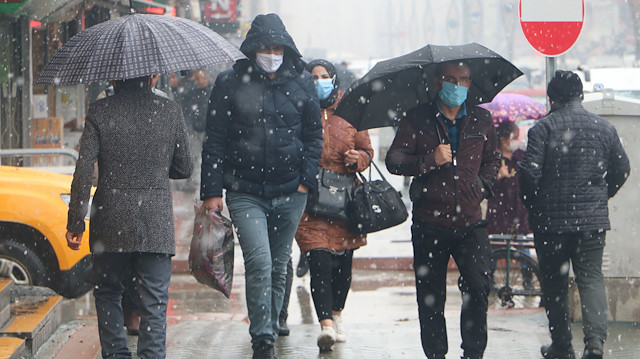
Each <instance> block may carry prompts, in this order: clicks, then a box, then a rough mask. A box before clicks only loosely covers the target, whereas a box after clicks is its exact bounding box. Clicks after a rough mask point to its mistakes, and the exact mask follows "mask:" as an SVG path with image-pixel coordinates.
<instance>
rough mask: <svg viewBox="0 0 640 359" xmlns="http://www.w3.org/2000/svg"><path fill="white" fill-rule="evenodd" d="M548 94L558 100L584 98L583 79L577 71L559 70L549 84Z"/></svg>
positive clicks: (565, 100) (566, 100) (550, 97)
mask: <svg viewBox="0 0 640 359" xmlns="http://www.w3.org/2000/svg"><path fill="white" fill-rule="evenodd" d="M547 96H549V99H551V100H554V101H557V102H568V101H570V100H572V99H576V98H580V99H583V98H584V94H583V92H582V81H581V80H580V77H579V76H578V75H577V74H576V73H575V72H571V71H563V70H557V71H556V74H555V76H554V77H553V78H552V79H551V81H549V85H548V86H547Z"/></svg>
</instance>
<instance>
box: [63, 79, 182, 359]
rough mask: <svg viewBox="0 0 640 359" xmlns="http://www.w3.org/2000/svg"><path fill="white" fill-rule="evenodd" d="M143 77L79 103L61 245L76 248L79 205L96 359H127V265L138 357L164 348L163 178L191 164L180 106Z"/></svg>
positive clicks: (170, 243)
mask: <svg viewBox="0 0 640 359" xmlns="http://www.w3.org/2000/svg"><path fill="white" fill-rule="evenodd" d="M149 84H150V77H149V76H146V77H141V78H135V79H128V80H122V81H114V82H113V86H114V90H115V94H114V95H112V96H108V97H106V98H104V99H101V100H98V101H95V102H94V103H92V104H91V105H90V106H89V110H88V112H87V117H86V121H85V128H84V131H83V133H82V138H81V140H80V153H79V158H78V161H77V162H76V168H75V172H74V174H73V181H72V183H71V200H70V204H69V214H68V222H67V233H66V239H67V245H68V246H69V248H71V249H72V250H78V249H79V247H80V243H81V241H82V237H83V233H84V231H85V222H84V218H85V216H86V215H87V211H88V210H89V196H90V193H91V187H92V176H93V173H94V165H95V163H96V162H97V164H98V167H99V171H98V185H97V189H96V191H95V194H94V197H93V205H92V206H91V220H90V242H89V246H90V248H91V255H92V261H93V268H92V273H91V279H92V281H93V282H94V284H95V287H94V290H93V296H94V298H95V306H96V312H97V317H98V332H99V335H100V344H101V347H102V357H103V358H116V357H117V358H130V357H131V353H130V351H129V348H128V347H127V339H126V334H125V331H124V330H123V329H122V323H123V322H124V317H123V310H122V304H121V300H122V296H123V291H124V282H125V281H126V280H127V278H129V277H128V276H129V275H130V271H131V273H133V276H135V278H136V289H137V295H138V297H139V300H140V314H141V320H140V326H141V327H142V328H144V330H141V331H140V335H139V337H138V348H137V352H138V356H139V357H140V358H164V357H165V356H166V327H167V320H166V315H167V304H168V302H169V280H170V278H171V256H173V255H174V254H175V234H174V221H173V203H172V202H173V201H172V195H171V190H170V188H169V179H170V178H174V179H180V178H187V177H189V175H190V174H191V171H192V170H193V162H192V161H191V154H190V153H189V146H188V143H187V130H186V127H185V123H184V119H183V117H182V110H181V109H180V107H179V106H178V104H176V103H175V102H173V101H171V100H169V99H165V98H161V97H159V96H156V95H155V94H154V93H153V92H152V91H151V88H150V86H149Z"/></svg>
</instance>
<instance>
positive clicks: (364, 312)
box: [36, 162, 640, 359]
mask: <svg viewBox="0 0 640 359" xmlns="http://www.w3.org/2000/svg"><path fill="white" fill-rule="evenodd" d="M378 163H379V167H380V168H381V169H382V170H383V171H384V164H381V163H380V162H378ZM384 175H385V176H386V178H387V179H388V180H389V181H391V182H392V184H393V185H394V186H395V187H396V189H398V190H402V192H403V196H404V199H405V201H406V202H408V194H407V193H406V191H407V188H406V187H405V186H404V181H403V179H402V178H401V177H398V176H391V175H389V174H387V173H385V174H384ZM194 197H195V193H192V192H180V191H178V192H174V203H175V214H176V215H175V219H176V256H175V257H174V266H173V269H174V274H173V276H172V279H171V287H170V298H171V299H170V303H169V310H168V327H167V358H172V359H173V358H185V359H188V358H198V359H199V358H212V359H218V358H219V359H241V358H242V359H244V358H251V355H252V350H251V344H250V336H249V333H248V327H249V325H248V318H247V314H246V313H247V311H246V304H245V294H244V267H243V263H242V262H243V260H242V253H241V250H240V247H239V245H238V244H237V243H236V246H235V269H234V282H233V290H232V295H231V298H230V299H227V298H225V297H224V296H223V295H222V294H221V293H219V292H217V291H215V290H213V289H211V288H209V287H206V286H204V285H201V284H199V283H197V282H196V280H195V279H194V278H193V277H192V276H191V275H190V274H189V268H188V263H187V258H188V251H189V245H190V241H191V233H192V230H193V199H194ZM407 208H410V204H409V203H407ZM410 228H411V220H410V219H409V220H407V221H406V222H405V223H403V224H401V225H399V226H396V227H393V228H391V229H388V230H384V231H380V232H377V233H373V234H370V235H369V236H368V239H367V240H368V245H367V246H365V247H362V248H360V249H358V250H357V251H355V253H354V268H355V269H354V273H353V281H352V290H351V292H350V293H349V296H348V298H347V304H346V307H345V310H344V312H343V317H344V325H345V328H346V332H347V342H346V343H339V344H336V345H335V347H334V351H332V352H327V353H319V351H318V347H317V345H316V337H317V335H318V334H319V330H320V327H319V324H318V322H317V319H316V315H315V309H314V308H313V303H312V300H311V295H310V284H309V275H308V274H307V275H306V276H304V277H302V278H298V277H295V276H294V282H293V289H292V295H291V302H290V305H289V320H288V324H289V327H290V329H291V335H290V336H287V337H280V338H279V339H278V341H277V343H276V355H277V357H278V358H279V359H306V358H313V359H315V358H318V359H320V358H324V359H378V358H380V359H382V358H394V359H395V358H424V354H423V352H422V347H421V344H420V329H419V322H418V309H417V304H416V297H415V287H414V278H413V271H412V256H413V252H412V245H411V241H410V238H411V235H410V233H411V231H410ZM292 257H293V261H294V266H295V265H296V264H297V261H298V258H299V249H298V247H297V245H296V244H295V243H294V245H293V253H292ZM457 276H458V273H457V270H456V269H453V270H451V271H450V275H449V278H448V283H449V285H448V287H447V303H446V308H445V316H446V319H447V325H448V328H447V329H448V330H447V331H448V336H449V354H448V355H447V357H448V358H459V357H460V355H461V354H462V350H461V349H460V341H461V340H460V325H459V316H460V305H461V303H462V300H461V297H460V292H459V291H458V288H457V285H456V282H457ZM63 315H64V317H65V318H66V319H67V320H69V321H68V322H67V323H66V324H64V325H63V326H62V327H60V328H59V329H58V330H57V331H56V333H54V336H52V337H51V338H50V339H49V341H48V342H47V343H46V344H45V346H44V347H43V349H41V350H40V351H39V352H38V353H37V356H36V358H38V359H45V358H46V359H49V358H55V359H85V358H86V359H94V358H101V356H100V343H99V339H98V335H97V333H98V330H97V324H96V318H95V308H94V307H93V298H92V296H91V294H87V295H85V296H84V297H82V298H79V299H76V300H70V301H67V302H66V303H65V311H64V313H63ZM488 329H489V334H488V337H489V342H488V346H487V350H486V353H485V356H484V357H485V358H487V359H502V358H504V359H539V358H541V356H540V351H539V348H540V346H541V345H543V344H547V343H549V342H550V339H549V335H548V329H547V321H546V317H545V314H544V311H543V309H538V308H534V309H501V308H499V307H493V308H492V309H490V312H489V319H488ZM573 331H574V335H575V338H574V342H573V345H574V347H575V349H576V353H577V354H578V357H580V355H581V353H582V349H583V344H582V341H581V340H582V330H581V328H580V323H577V324H575V325H574V326H573ZM136 341H137V337H129V347H130V348H131V349H132V351H134V352H135V346H136ZM605 349H606V355H605V357H606V358H620V359H625V358H639V357H640V328H639V327H638V326H633V325H630V324H611V325H610V328H609V339H608V341H607V343H606V344H605ZM134 357H135V356H134Z"/></svg>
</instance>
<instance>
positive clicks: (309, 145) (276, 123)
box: [200, 14, 322, 199]
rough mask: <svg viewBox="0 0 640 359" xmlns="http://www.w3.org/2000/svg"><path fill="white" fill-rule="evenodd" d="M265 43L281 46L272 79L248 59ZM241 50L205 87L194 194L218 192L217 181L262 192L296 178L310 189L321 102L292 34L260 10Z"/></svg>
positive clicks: (287, 189)
mask: <svg viewBox="0 0 640 359" xmlns="http://www.w3.org/2000/svg"><path fill="white" fill-rule="evenodd" d="M269 45H282V46H284V48H285V50H284V59H283V63H282V65H281V66H280V68H279V69H278V71H277V75H276V77H275V78H273V79H270V78H269V77H268V76H267V74H266V73H265V72H264V71H263V70H262V69H260V67H258V66H257V65H256V62H255V52H256V50H258V49H260V48H265V47H267V46H269ZM240 50H241V51H242V52H243V53H244V54H245V55H246V56H247V57H248V59H243V60H239V61H237V62H236V64H235V65H234V66H233V69H231V70H229V71H226V72H223V73H221V74H220V75H219V76H218V78H217V79H216V82H215V84H214V87H213V90H212V92H211V97H210V104H209V111H208V114H207V127H206V134H207V139H206V140H205V142H204V145H203V149H202V181H201V191H200V197H201V198H202V199H207V198H210V197H222V189H223V188H226V189H227V190H231V191H235V192H242V193H248V194H253V195H257V196H261V197H264V198H267V199H270V198H275V197H277V196H281V195H284V194H287V193H292V192H294V191H296V190H297V188H298V186H299V185H300V184H302V185H304V186H306V187H308V188H309V189H315V188H316V186H317V180H316V175H317V174H318V163H319V161H320V153H321V151H322V123H321V122H320V105H319V103H318V97H317V95H316V92H315V88H314V85H313V80H312V78H311V74H309V73H308V72H306V71H305V70H304V65H305V63H304V62H303V61H302V60H301V59H300V57H301V55H300V53H299V52H298V49H297V48H296V46H295V44H294V42H293V39H292V38H291V36H289V34H288V33H287V31H286V29H285V27H284V25H283V24H282V21H281V20H280V18H279V17H278V16H277V15H275V14H268V15H259V16H257V17H256V19H255V20H254V21H253V23H252V25H251V30H250V31H249V32H248V33H247V38H246V39H245V41H244V42H243V43H242V45H241V47H240Z"/></svg>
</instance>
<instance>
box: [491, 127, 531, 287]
mask: <svg viewBox="0 0 640 359" xmlns="http://www.w3.org/2000/svg"><path fill="white" fill-rule="evenodd" d="M496 134H497V136H498V144H499V147H500V154H501V155H502V160H501V161H500V169H499V170H498V176H497V177H496V181H495V182H494V183H493V196H491V197H489V198H488V199H487V215H486V219H487V232H488V233H489V234H490V235H491V234H506V235H514V234H519V235H528V234H530V233H531V229H529V214H528V213H527V209H526V207H525V206H524V204H523V203H522V200H521V199H520V184H519V183H518V172H519V168H518V163H519V162H520V161H522V159H523V158H524V151H523V150H521V149H520V148H519V146H520V144H521V141H520V128H519V127H518V125H517V124H516V123H515V122H511V121H504V122H501V123H500V124H499V125H498V127H497V128H496ZM518 250H520V251H523V252H526V253H527V254H528V253H529V249H526V248H521V249H518ZM493 269H494V268H493V267H492V270H493ZM520 270H521V273H522V279H523V285H524V287H525V288H527V289H531V288H532V286H533V282H532V280H533V273H532V272H531V270H530V269H529V268H528V267H527V266H525V265H521V267H520Z"/></svg>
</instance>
